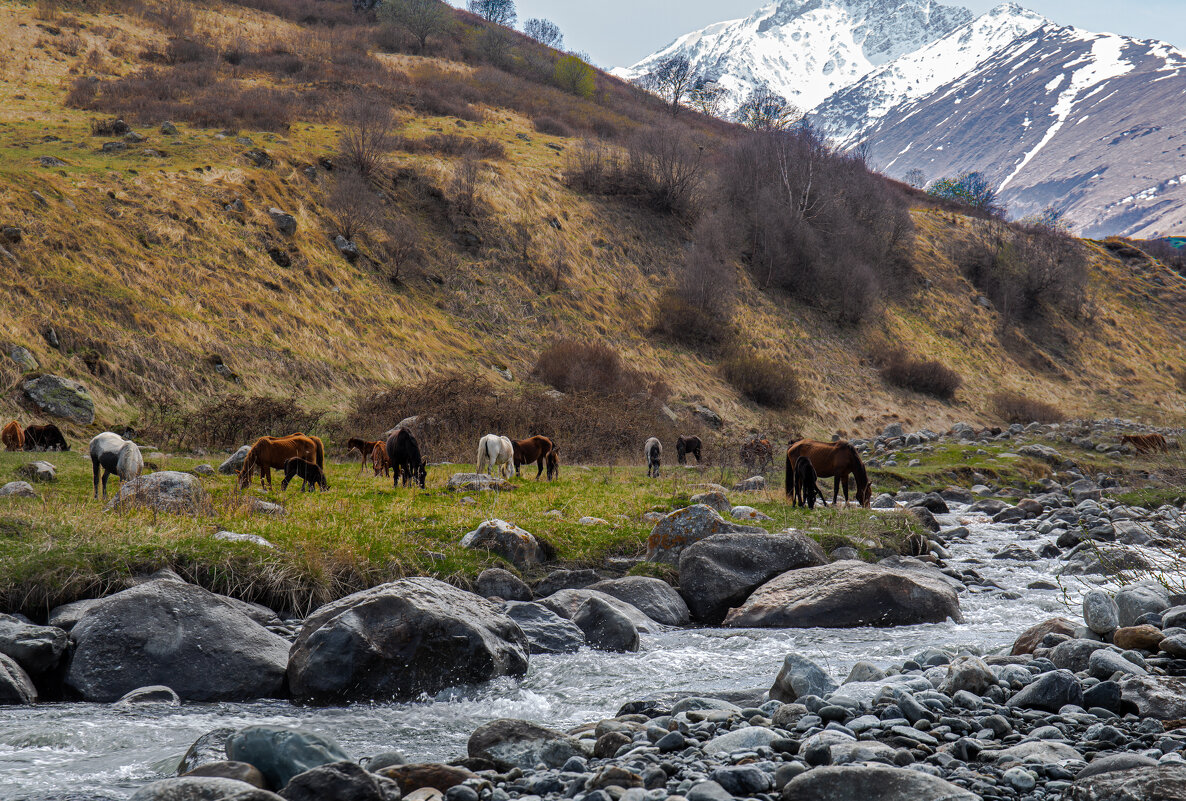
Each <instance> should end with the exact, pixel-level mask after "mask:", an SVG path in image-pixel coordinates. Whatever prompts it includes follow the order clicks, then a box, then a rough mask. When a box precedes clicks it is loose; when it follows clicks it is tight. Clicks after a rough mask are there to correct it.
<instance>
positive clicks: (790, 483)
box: [786, 448, 795, 498]
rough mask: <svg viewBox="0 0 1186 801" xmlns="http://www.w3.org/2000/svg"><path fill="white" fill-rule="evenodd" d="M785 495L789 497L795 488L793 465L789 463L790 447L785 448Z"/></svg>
mask: <svg viewBox="0 0 1186 801" xmlns="http://www.w3.org/2000/svg"><path fill="white" fill-rule="evenodd" d="M786 485H787V497H788V498H789V497H791V495H792V494H793V493H794V490H795V466H794V465H793V464H791V448H787V477H786Z"/></svg>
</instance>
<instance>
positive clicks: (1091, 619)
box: [1083, 590, 1120, 634]
mask: <svg viewBox="0 0 1186 801" xmlns="http://www.w3.org/2000/svg"><path fill="white" fill-rule="evenodd" d="M1083 621H1084V622H1085V623H1086V624H1087V628H1089V629H1091V630H1092V631H1094V632H1095V633H1096V634H1111V633H1112V632H1113V631H1115V630H1116V629H1117V628H1119V627H1120V610H1119V609H1118V608H1117V606H1116V601H1114V600H1112V596H1111V595H1109V594H1108V593H1106V592H1104V591H1103V590H1089V591H1088V592H1087V593H1086V594H1084V596H1083Z"/></svg>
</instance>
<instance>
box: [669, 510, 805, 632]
mask: <svg viewBox="0 0 1186 801" xmlns="http://www.w3.org/2000/svg"><path fill="white" fill-rule="evenodd" d="M827 563H828V557H827V555H826V554H825V553H824V551H823V549H822V548H821V547H820V546H819V544H818V543H817V542H816V541H815V540H813V539H811V538H810V537H807V536H805V535H803V534H801V533H799V532H797V531H784V532H782V533H779V534H769V533H767V532H765V531H762V532H745V533H727V534H717V535H716V536H713V537H709V538H708V539H704V540H701V541H699V542H697V543H695V544H693V545H691V546H690V547H688V548H687V549H686V550H684V551H683V552H682V553H681V554H680V558H679V577H680V594H681V595H683V597H684V600H685V601H687V604H688V608H689V610H690V611H691V613H692V615H693V616H694V617H695V618H696V619H697V620H702V621H704V622H707V623H719V622H721V621H722V620H724V618H725V615H726V614H727V613H728V611H729V610H730V609H731V608H733V607H735V606H739V605H741V604H742V603H743V602H744V601H745V599H746V598H748V597H749V596H750V594H751V593H752V592H753V591H754V590H755V589H757V588H758V587H760V586H762V585H763V584H765V583H766V582H767V581H769V580H770V579H772V578H774V577H775V576H779V575H782V574H783V573H786V572H787V571H789V570H797V569H799V568H804V567H817V566H820V565H826V564H827Z"/></svg>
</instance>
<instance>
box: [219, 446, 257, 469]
mask: <svg viewBox="0 0 1186 801" xmlns="http://www.w3.org/2000/svg"><path fill="white" fill-rule="evenodd" d="M249 450H251V446H250V445H243V446H242V447H240V448H239V450H237V451H235V452H234V453H232V454H231V456H230V458H229V459H227V460H226V461H225V462H223V463H222V464H220V465H219V466H218V472H220V473H222V474H223V475H224V476H233V475H234V474H235V473H238V472H239V470H240V469H242V467H243V462H244V461H246V459H247V452H248V451H249Z"/></svg>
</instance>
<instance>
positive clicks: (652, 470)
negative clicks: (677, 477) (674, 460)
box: [642, 437, 663, 478]
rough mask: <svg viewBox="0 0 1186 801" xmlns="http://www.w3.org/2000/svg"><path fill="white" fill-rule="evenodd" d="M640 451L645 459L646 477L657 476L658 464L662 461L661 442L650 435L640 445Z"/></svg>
mask: <svg viewBox="0 0 1186 801" xmlns="http://www.w3.org/2000/svg"><path fill="white" fill-rule="evenodd" d="M642 453H643V456H645V457H646V460H647V478H658V477H659V466H660V465H661V464H662V463H663V443H662V442H660V441H659V439H658V438H657V437H651V438H650V439H648V440H647V441H646V444H645V445H643V446H642Z"/></svg>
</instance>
